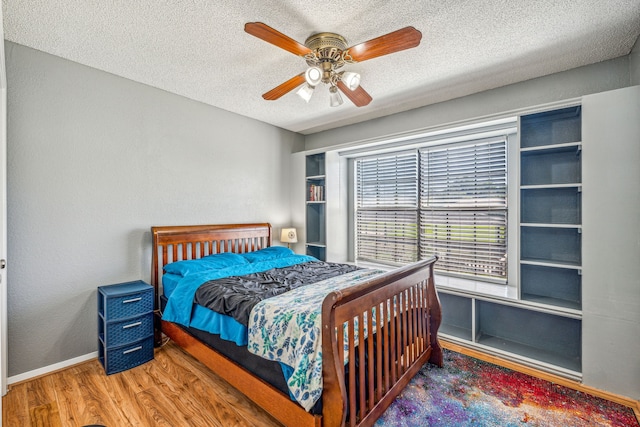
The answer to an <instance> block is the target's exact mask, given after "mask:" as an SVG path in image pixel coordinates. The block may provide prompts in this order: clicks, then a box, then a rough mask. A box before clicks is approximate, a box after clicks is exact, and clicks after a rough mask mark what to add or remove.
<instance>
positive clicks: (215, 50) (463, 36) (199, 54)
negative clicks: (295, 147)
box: [3, 0, 640, 134]
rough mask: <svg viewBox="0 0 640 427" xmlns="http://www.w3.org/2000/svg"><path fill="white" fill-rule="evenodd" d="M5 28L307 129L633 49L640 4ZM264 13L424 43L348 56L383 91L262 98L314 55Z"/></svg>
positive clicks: (45, 0) (143, 78) (51, 1)
mask: <svg viewBox="0 0 640 427" xmlns="http://www.w3.org/2000/svg"><path fill="white" fill-rule="evenodd" d="M3 9H4V29H5V38H6V39H7V40H10V41H12V42H16V43H19V44H22V45H25V46H29V47H32V48H35V49H38V50H41V51H44V52H48V53H51V54H53V55H57V56H60V57H62V58H66V59H69V60H72V61H75V62H78V63H81V64H84V65H88V66H90V67H94V68H97V69H100V70H104V71H107V72H110V73H113V74H116V75H118V76H122V77H126V78H128V79H131V80H135V81H138V82H141V83H145V84H147V85H150V86H154V87H157V88H160V89H164V90H166V91H169V92H173V93H176V94H180V95H183V96H185V97H188V98H191V99H194V100H198V101H201V102H204V103H206V104H210V105H213V106H216V107H219V108H222V109H225V110H228V111H232V112H234V113H238V114H242V115H244V116H248V117H252V118H254V119H257V120H261V121H264V122H267V123H271V124H273V125H275V126H279V127H282V128H285V129H289V130H292V131H296V132H300V133H303V134H308V133H313V132H317V131H321V130H325V129H330V128H334V127H338V126H342V125H346V124H351V123H356V122H360V121H363V120H368V119H371V118H375V117H380V116H383V115H387V114H391V113H395V112H400V111H404V110H408V109H411V108H416V107H419V106H423V105H428V104H433V103H436V102H441V101H444V100H447V99H452V98H457V97H460V96H464V95H469V94H472V93H476V92H480V91H483V90H487V89H491V88H495V87H499V86H504V85H507V84H510V83H515V82H519V81H523V80H528V79H531V78H535V77H539V76H543V75H546V74H551V73H555V72H559V71H563V70H567V69H570V68H574V67H578V66H582V65H587V64H591V63H595V62H599V61H604V60H607V59H611V58H616V57H619V56H622V55H626V54H628V53H629V52H630V50H631V48H632V47H633V45H634V43H635V41H636V40H637V39H638V35H639V34H640V0H572V1H568V0H566V1H565V0H563V1H560V0H536V1H531V0H448V1H443V0H421V1H418V0H411V1H409V0H407V1H399V0H383V1H365V0H351V1H322V0H321V1H316V2H310V1H308V0H246V1H237V0H209V1H206V0H110V1H101V0H29V1H26V0H3ZM255 21H258V22H264V23H265V24H267V25H269V26H271V27H273V28H275V29H276V30H278V31H280V32H282V33H284V34H286V35H287V36H289V37H291V38H293V39H295V40H297V41H299V42H300V43H304V41H305V40H306V38H307V37H308V36H310V35H311V34H314V33H317V32H323V31H327V32H334V33H338V34H341V35H342V36H344V37H345V38H346V39H347V42H348V44H349V45H355V44H358V43H361V42H364V41H367V40H370V39H372V38H375V37H378V36H380V35H383V34H386V33H389V32H391V31H395V30H397V29H399V28H402V27H406V26H409V25H411V26H414V27H415V28H417V29H418V30H420V31H421V32H422V42H421V44H420V45H419V46H418V47H417V48H413V49H410V50H405V51H402V52H397V53H394V54H391V55H387V56H383V57H379V58H375V59H371V60H368V61H364V62H361V63H357V64H353V65H349V66H347V67H345V68H346V69H349V70H352V71H356V72H358V73H360V74H361V75H362V82H361V83H362V87H363V88H364V89H365V90H366V91H367V92H368V93H369V94H370V95H371V96H372V97H373V101H372V102H371V103H370V104H369V105H368V106H366V107H361V108H357V107H355V106H354V105H353V104H352V103H351V102H350V101H349V100H347V99H346V98H345V102H344V104H343V105H342V106H340V107H336V108H331V107H329V101H328V90H327V88H326V87H320V86H319V87H318V89H316V93H315V94H314V96H313V97H312V99H311V101H310V102H309V104H305V103H304V101H302V100H301V99H300V98H299V97H298V96H296V94H295V91H292V92H290V93H289V94H287V95H285V96H283V97H282V98H280V99H279V100H276V101H265V100H263V99H262V97H261V95H262V94H263V93H264V92H267V91H268V90H270V89H272V88H273V87H275V86H277V85H279V84H280V83H282V82H284V81H285V80H288V79H289V78H291V77H293V76H294V75H296V74H299V73H300V72H302V71H304V69H305V68H306V64H305V61H304V60H303V59H302V58H300V57H296V56H295V55H293V54H291V53H289V52H287V51H285V50H282V49H279V48H277V47H275V46H273V45H271V44H268V43H266V42H264V41H262V40H260V39H258V38H256V37H253V36H251V35H249V34H247V33H245V32H244V24H245V23H246V22H255Z"/></svg>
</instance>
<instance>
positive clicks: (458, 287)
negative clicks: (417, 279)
mask: <svg viewBox="0 0 640 427" xmlns="http://www.w3.org/2000/svg"><path fill="white" fill-rule="evenodd" d="M356 265H358V266H359V267H364V268H378V269H380V270H387V271H389V270H393V269H394V267H391V266H388V265H381V264H376V263H372V262H363V261H360V262H357V263H356ZM435 281H436V288H437V289H438V290H443V291H452V292H456V293H464V294H470V295H479V296H484V297H489V298H500V299H507V300H517V299H518V289H517V288H516V287H515V286H509V285H503V284H499V283H491V282H485V281H482V280H473V279H466V278H461V277H454V276H445V275H442V274H438V273H436V274H435Z"/></svg>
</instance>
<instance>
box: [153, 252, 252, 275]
mask: <svg viewBox="0 0 640 427" xmlns="http://www.w3.org/2000/svg"><path fill="white" fill-rule="evenodd" d="M239 264H248V261H247V260H246V259H245V258H244V257H242V256H240V255H238V254H234V253H232V252H224V253H221V254H213V255H207V256H205V257H202V258H200V259H188V260H184V261H176V262H172V263H170V264H167V265H165V266H164V272H165V273H169V274H177V275H180V276H182V277H184V276H186V275H187V274H189V273H199V272H202V271H207V270H217V269H220V268H226V267H232V266H234V265H239Z"/></svg>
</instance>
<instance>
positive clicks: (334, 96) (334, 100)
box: [329, 86, 343, 107]
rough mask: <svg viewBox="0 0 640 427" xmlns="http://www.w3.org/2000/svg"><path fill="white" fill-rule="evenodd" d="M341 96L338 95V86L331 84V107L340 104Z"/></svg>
mask: <svg viewBox="0 0 640 427" xmlns="http://www.w3.org/2000/svg"><path fill="white" fill-rule="evenodd" d="M342 102H343V101H342V97H341V96H340V92H338V88H337V87H335V86H331V88H330V89H329V105H331V106H332V107H337V106H339V105H342Z"/></svg>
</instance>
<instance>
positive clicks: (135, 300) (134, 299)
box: [122, 297, 142, 304]
mask: <svg viewBox="0 0 640 427" xmlns="http://www.w3.org/2000/svg"><path fill="white" fill-rule="evenodd" d="M141 299H142V297H138V298H132V299H126V300H124V301H122V303H123V304H127V303H130V302H137V301H140V300H141Z"/></svg>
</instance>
